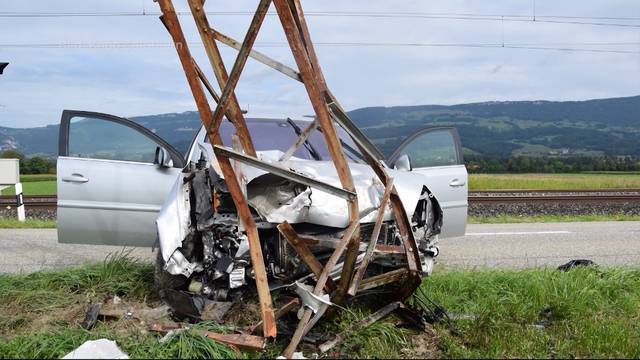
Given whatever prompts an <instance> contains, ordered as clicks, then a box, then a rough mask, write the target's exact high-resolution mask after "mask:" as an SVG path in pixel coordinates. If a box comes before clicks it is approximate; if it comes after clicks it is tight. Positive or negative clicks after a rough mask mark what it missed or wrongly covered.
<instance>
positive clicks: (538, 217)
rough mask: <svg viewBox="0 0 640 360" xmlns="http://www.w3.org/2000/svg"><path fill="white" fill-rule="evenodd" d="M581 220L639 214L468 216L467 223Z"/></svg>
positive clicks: (628, 218) (630, 217) (629, 217)
mask: <svg viewBox="0 0 640 360" xmlns="http://www.w3.org/2000/svg"><path fill="white" fill-rule="evenodd" d="M581 221H640V215H624V214H612V215H536V216H516V215H498V216H469V217H467V222H468V223H469V224H513V223H541V222H581Z"/></svg>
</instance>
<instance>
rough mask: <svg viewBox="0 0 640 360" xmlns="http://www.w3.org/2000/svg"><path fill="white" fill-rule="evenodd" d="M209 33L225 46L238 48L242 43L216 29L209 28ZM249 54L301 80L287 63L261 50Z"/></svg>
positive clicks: (294, 78)
mask: <svg viewBox="0 0 640 360" xmlns="http://www.w3.org/2000/svg"><path fill="white" fill-rule="evenodd" d="M211 33H212V34H213V37H214V38H215V39H216V40H218V41H220V42H221V43H223V44H225V45H227V46H229V47H231V48H234V49H236V50H240V49H241V48H242V44H241V43H240V42H239V41H237V40H235V39H233V38H231V37H229V36H227V35H225V34H223V33H221V32H219V31H217V30H215V29H211ZM249 56H250V57H251V58H253V59H254V60H256V61H259V62H261V63H263V64H264V65H267V66H268V67H270V68H272V69H274V70H277V71H279V72H281V73H282V74H284V75H286V76H288V77H290V78H292V79H293V80H297V81H300V82H302V78H301V77H300V74H299V73H298V72H297V71H296V70H294V69H292V68H290V67H289V66H287V65H285V64H283V63H281V62H279V61H277V60H274V59H273V58H271V57H269V56H267V55H265V54H263V53H261V52H259V51H257V50H251V52H249Z"/></svg>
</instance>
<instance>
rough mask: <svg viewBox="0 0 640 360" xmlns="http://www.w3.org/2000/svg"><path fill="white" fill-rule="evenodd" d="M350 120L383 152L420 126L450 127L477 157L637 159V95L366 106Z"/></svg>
mask: <svg viewBox="0 0 640 360" xmlns="http://www.w3.org/2000/svg"><path fill="white" fill-rule="evenodd" d="M350 115H351V117H352V118H353V119H354V121H355V122H356V123H357V124H358V125H359V126H360V127H361V128H363V130H364V131H365V133H366V134H367V135H368V136H369V137H371V138H373V139H374V140H375V141H376V143H378V144H379V146H380V147H381V148H382V149H383V150H384V151H385V152H389V151H391V150H392V149H393V148H394V147H395V146H396V144H397V143H398V142H399V141H401V140H402V139H403V138H404V137H406V136H407V135H408V134H411V133H413V132H415V131H416V130H417V129H420V128H422V127H424V126H429V125H453V126H455V127H456V128H457V129H458V131H459V132H460V136H461V139H462V143H463V145H464V147H465V150H466V151H467V153H472V154H476V155H487V156H511V155H531V156H540V155H634V156H639V155H640V138H639V137H638V135H639V134H640V96H634V97H626V98H611V99H598V100H587V101H563V102H554V101H503V102H483V103H473V104H460V105H452V106H442V105H424V106H396V107H370V108H363V109H358V110H354V111H351V112H350Z"/></svg>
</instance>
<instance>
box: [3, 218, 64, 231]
mask: <svg viewBox="0 0 640 360" xmlns="http://www.w3.org/2000/svg"><path fill="white" fill-rule="evenodd" d="M55 227H56V221H55V220H39V219H27V220H26V221H18V219H8V218H0V229H53V228H55Z"/></svg>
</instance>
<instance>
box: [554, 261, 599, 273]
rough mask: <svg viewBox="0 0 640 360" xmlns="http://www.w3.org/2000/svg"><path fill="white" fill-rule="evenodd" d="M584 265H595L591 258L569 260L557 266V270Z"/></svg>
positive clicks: (566, 269)
mask: <svg viewBox="0 0 640 360" xmlns="http://www.w3.org/2000/svg"><path fill="white" fill-rule="evenodd" d="M585 266H596V263H594V262H593V261H591V260H587V259H577V260H571V261H569V262H568V263H566V264H562V265H560V266H558V270H560V271H569V270H571V269H575V268H577V267H585Z"/></svg>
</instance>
